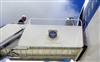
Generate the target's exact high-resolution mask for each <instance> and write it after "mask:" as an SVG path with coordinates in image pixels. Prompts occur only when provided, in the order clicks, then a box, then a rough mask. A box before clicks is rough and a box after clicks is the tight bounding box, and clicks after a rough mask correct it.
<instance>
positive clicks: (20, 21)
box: [18, 15, 26, 24]
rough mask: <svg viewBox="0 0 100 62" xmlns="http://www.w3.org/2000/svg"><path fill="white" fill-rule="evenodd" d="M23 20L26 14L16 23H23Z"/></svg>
mask: <svg viewBox="0 0 100 62" xmlns="http://www.w3.org/2000/svg"><path fill="white" fill-rule="evenodd" d="M25 20H26V16H25V15H22V18H21V19H20V20H19V21H18V24H24V22H25Z"/></svg>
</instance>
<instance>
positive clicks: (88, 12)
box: [88, 8, 90, 17]
mask: <svg viewBox="0 0 100 62" xmlns="http://www.w3.org/2000/svg"><path fill="white" fill-rule="evenodd" d="M89 16H90V8H88V17H89Z"/></svg>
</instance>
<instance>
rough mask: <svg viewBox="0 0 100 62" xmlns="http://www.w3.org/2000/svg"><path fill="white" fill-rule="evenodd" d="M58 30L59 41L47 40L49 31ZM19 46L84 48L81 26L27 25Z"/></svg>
mask: <svg viewBox="0 0 100 62" xmlns="http://www.w3.org/2000/svg"><path fill="white" fill-rule="evenodd" d="M50 29H54V30H58V35H59V39H58V40H56V41H54V42H52V41H50V40H48V39H47V37H46V35H48V30H50ZM18 45H19V46H34V47H83V38H82V28H81V26H53V25H27V26H26V28H25V30H24V32H23V35H22V37H21V39H20V40H19V43H18Z"/></svg>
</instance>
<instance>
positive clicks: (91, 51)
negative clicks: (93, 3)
mask: <svg viewBox="0 0 100 62" xmlns="http://www.w3.org/2000/svg"><path fill="white" fill-rule="evenodd" d="M99 13H100V6H99V8H98V10H97V11H96V13H95V14H94V16H93V18H92V19H91V21H90V23H89V24H88V26H87V28H86V30H85V33H86V44H87V46H88V49H87V50H86V52H85V54H84V55H83V57H82V61H84V62H87V61H93V62H99V61H100V16H99Z"/></svg>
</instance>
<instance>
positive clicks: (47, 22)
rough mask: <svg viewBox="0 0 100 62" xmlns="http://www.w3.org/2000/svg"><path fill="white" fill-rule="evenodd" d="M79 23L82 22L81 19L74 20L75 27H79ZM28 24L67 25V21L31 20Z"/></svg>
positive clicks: (50, 19)
mask: <svg viewBox="0 0 100 62" xmlns="http://www.w3.org/2000/svg"><path fill="white" fill-rule="evenodd" d="M79 21H80V22H81V26H82V21H81V20H79V19H74V25H75V26H78V23H79ZM27 24H29V25H31V24H34V25H65V24H66V19H56V18H30V19H29V20H28V22H27Z"/></svg>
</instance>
